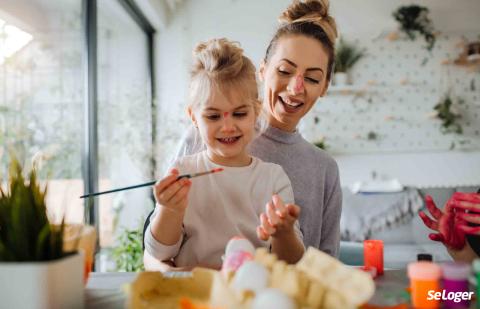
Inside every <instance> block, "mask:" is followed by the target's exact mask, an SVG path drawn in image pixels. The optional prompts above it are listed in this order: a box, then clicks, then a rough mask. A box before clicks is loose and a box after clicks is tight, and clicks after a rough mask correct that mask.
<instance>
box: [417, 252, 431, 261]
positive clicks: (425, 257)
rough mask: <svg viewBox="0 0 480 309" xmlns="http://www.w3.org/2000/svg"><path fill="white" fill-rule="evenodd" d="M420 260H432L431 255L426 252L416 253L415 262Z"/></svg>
mask: <svg viewBox="0 0 480 309" xmlns="http://www.w3.org/2000/svg"><path fill="white" fill-rule="evenodd" d="M420 261H426V262H433V257H432V255H431V254H428V253H419V254H417V262H420Z"/></svg>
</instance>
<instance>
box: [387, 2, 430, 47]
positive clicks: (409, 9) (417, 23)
mask: <svg viewBox="0 0 480 309" xmlns="http://www.w3.org/2000/svg"><path fill="white" fill-rule="evenodd" d="M428 13H429V10H428V9H427V8H426V7H423V6H419V5H414V4H413V5H406V6H401V7H399V8H398V9H397V10H396V11H395V12H393V17H394V18H395V20H396V21H398V22H399V23H400V30H401V31H403V32H404V33H405V34H406V35H407V36H408V37H409V38H410V40H415V38H416V35H417V33H418V34H420V35H422V36H423V37H424V39H425V42H427V50H429V51H431V50H432V49H433V46H434V45H435V34H434V28H433V24H432V21H431V20H430V18H429V17H428Z"/></svg>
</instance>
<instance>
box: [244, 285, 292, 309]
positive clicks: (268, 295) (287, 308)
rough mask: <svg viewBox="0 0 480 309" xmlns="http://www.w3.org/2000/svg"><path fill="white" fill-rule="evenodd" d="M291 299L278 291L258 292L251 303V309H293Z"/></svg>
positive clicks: (266, 290)
mask: <svg viewBox="0 0 480 309" xmlns="http://www.w3.org/2000/svg"><path fill="white" fill-rule="evenodd" d="M296 307H297V306H296V305H295V302H294V301H293V299H291V298H290V297H289V296H288V295H286V294H285V293H283V292H282V291H280V290H278V289H272V288H270V289H265V290H263V291H261V292H259V293H258V294H257V295H256V296H255V299H254V300H253V303H252V309H265V308H275V309H295V308H296Z"/></svg>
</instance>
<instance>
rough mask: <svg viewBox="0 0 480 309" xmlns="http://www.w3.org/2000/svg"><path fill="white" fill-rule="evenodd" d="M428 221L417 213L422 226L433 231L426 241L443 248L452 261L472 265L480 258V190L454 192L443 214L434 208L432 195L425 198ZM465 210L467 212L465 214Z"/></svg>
mask: <svg viewBox="0 0 480 309" xmlns="http://www.w3.org/2000/svg"><path fill="white" fill-rule="evenodd" d="M425 202H426V204H427V209H428V211H429V212H430V215H431V216H432V217H433V219H432V218H430V217H429V216H427V215H426V214H425V213H424V212H423V211H420V212H419V215H420V218H421V219H422V220H423V222H424V223H425V225H426V226H427V227H428V228H430V229H432V230H434V231H436V232H437V233H432V234H430V235H429V238H430V239H431V240H434V241H439V242H441V243H443V244H444V245H445V247H446V248H447V251H448V253H449V254H450V255H451V256H452V258H453V259H454V260H455V261H463V262H467V263H471V262H472V261H473V260H474V259H475V258H478V257H479V256H480V190H478V192H477V193H462V192H456V193H454V194H453V196H452V197H451V198H450V199H449V200H448V202H447V204H446V205H445V209H444V211H441V210H440V209H438V208H437V206H436V205H435V203H434V201H433V199H432V197H431V196H427V197H426V198H425ZM466 211H468V213H466Z"/></svg>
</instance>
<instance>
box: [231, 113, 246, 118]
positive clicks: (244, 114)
mask: <svg viewBox="0 0 480 309" xmlns="http://www.w3.org/2000/svg"><path fill="white" fill-rule="evenodd" d="M247 114H248V113H247V112H235V113H233V116H234V117H237V118H243V117H245V116H247Z"/></svg>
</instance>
